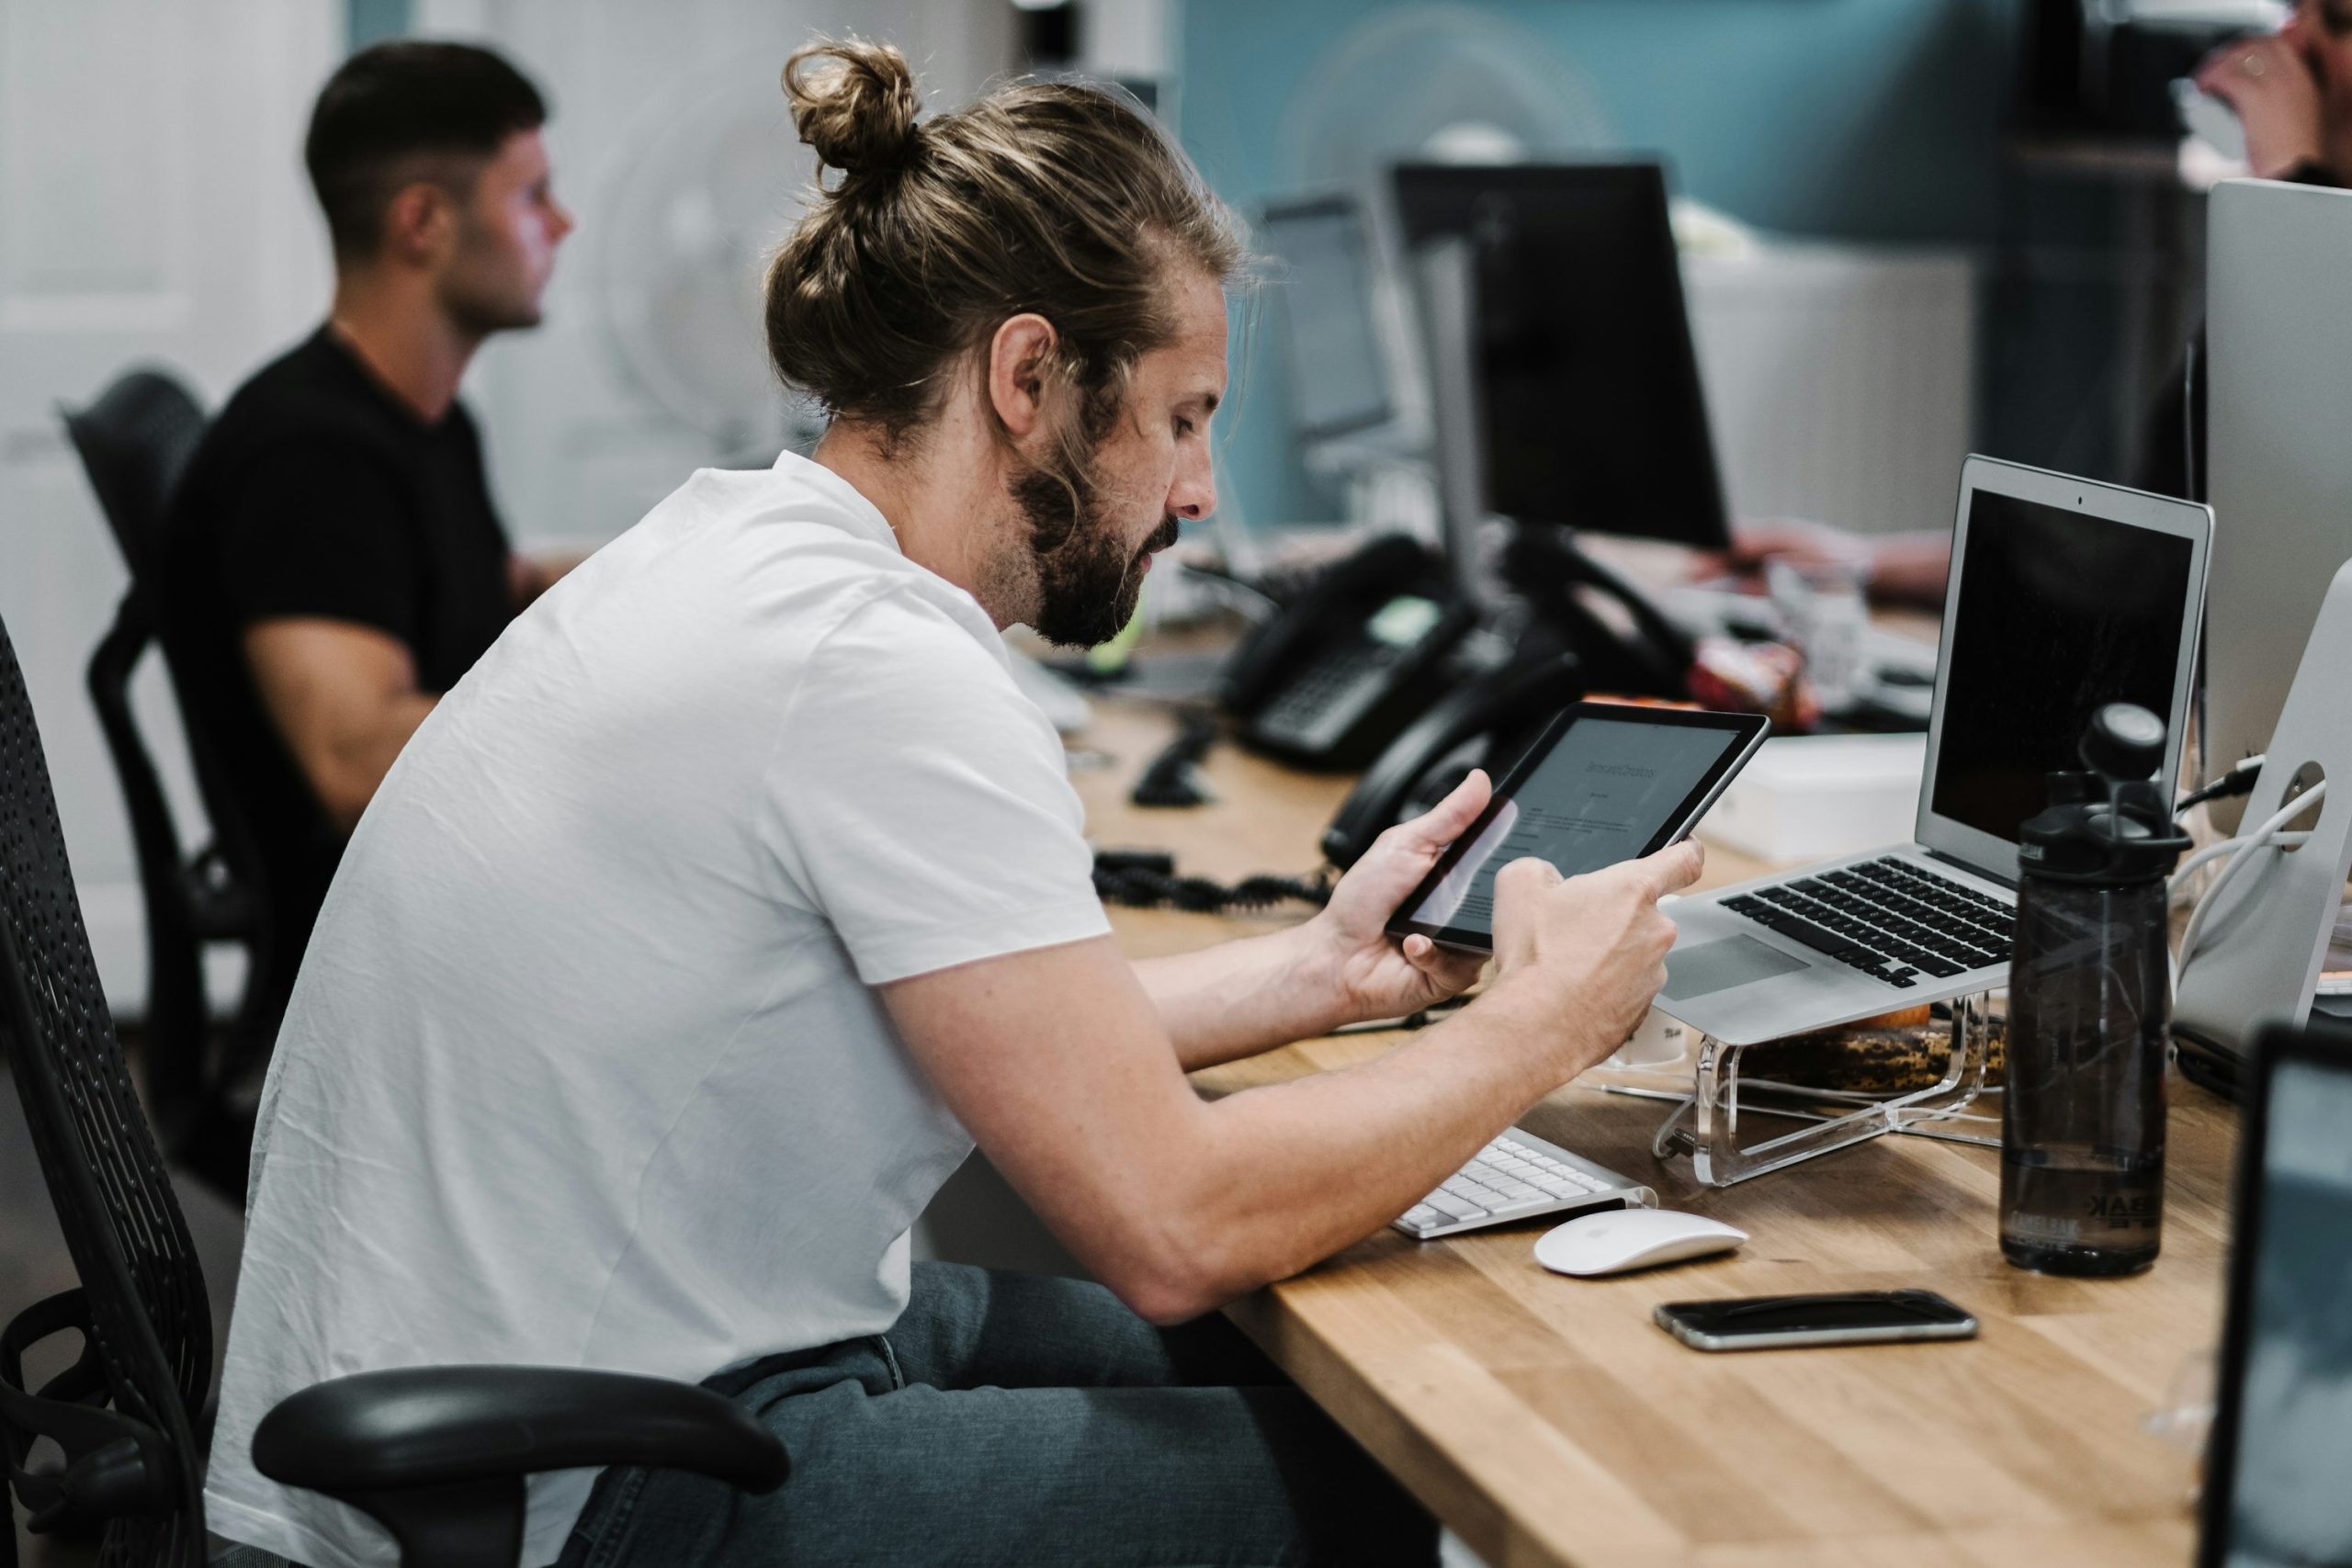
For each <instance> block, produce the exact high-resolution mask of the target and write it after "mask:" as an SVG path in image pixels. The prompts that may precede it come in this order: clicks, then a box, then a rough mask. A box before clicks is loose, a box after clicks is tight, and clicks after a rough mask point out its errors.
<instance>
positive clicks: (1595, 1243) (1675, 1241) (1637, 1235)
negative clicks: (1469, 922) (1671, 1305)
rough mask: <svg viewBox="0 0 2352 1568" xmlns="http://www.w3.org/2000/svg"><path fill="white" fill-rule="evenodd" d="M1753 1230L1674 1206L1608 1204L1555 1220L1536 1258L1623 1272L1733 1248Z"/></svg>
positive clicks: (1563, 1266)
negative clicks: (1565, 1219)
mask: <svg viewBox="0 0 2352 1568" xmlns="http://www.w3.org/2000/svg"><path fill="white" fill-rule="evenodd" d="M1746 1240H1747V1232H1746V1231H1744V1230H1740V1229H1738V1228H1736V1227H1735V1226H1732V1225H1727V1224H1724V1223H1723V1222H1722V1221H1721V1220H1711V1219H1708V1218H1707V1217H1706V1216H1705V1215H1704V1214H1684V1213H1676V1212H1675V1211H1674V1210H1672V1209H1604V1210H1602V1211H1601V1212H1600V1213H1597V1214H1578V1215H1577V1217H1576V1218H1575V1219H1573V1220H1570V1221H1569V1222H1568V1223H1567V1224H1564V1225H1555V1226H1554V1227H1553V1228H1552V1229H1550V1230H1548V1231H1546V1232H1544V1235H1543V1237H1542V1238H1541V1239H1540V1240H1538V1241H1537V1242H1536V1244H1535V1261H1536V1262H1538V1263H1541V1264H1542V1265H1544V1268H1546V1269H1550V1270H1552V1272H1553V1273H1555V1274H1622V1273H1623V1272H1625V1271H1626V1270H1627V1269H1650V1268H1655V1267H1657V1265H1658V1264H1661V1263H1680V1262H1682V1261H1683V1260H1685V1259H1686V1258H1704V1257H1706V1256H1708V1255H1709V1254H1710V1253H1715V1252H1729V1251H1730V1250H1731V1249H1732V1248H1733V1247H1737V1246H1738V1245H1739V1244H1740V1243H1741V1242H1743V1241H1746Z"/></svg>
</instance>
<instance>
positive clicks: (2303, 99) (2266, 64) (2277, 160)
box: [2196, 33, 2327, 180]
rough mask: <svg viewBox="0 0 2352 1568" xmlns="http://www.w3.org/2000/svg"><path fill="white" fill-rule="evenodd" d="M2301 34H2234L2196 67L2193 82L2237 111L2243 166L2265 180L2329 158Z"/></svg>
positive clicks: (2321, 107)
mask: <svg viewBox="0 0 2352 1568" xmlns="http://www.w3.org/2000/svg"><path fill="white" fill-rule="evenodd" d="M2300 40H2301V34H2300V33H2297V34H2293V35H2291V36H2290V34H2289V33H2274V34H2272V35H2271V36H2269V37H2268V38H2248V39H2236V40H2234V41H2233V42H2230V43H2226V44H2223V45H2222V47H2221V48H2220V49H2217V50H2215V51H2213V52H2212V53H2211V55H2210V56H2208V57H2207V58H2206V61H2205V62H2204V63H2203V64H2202V65H2199V67H2198V68H2197V77H2196V81H2197V85H2198V86H2199V88H2201V89H2203V90H2204V91H2206V92H2208V93H2211V94H2212V95H2213V96H2215V97H2217V98H2219V99H2221V100H2222V102H2223V103H2225V104H2228V105H2229V106H2230V107H2231V108H2232V109H2233V110H2235V111H2236V113H2237V117H2238V120H2239V123H2241V124H2242V125H2244V126H2245V162H2246V167H2247V168H2248V169H2249V170H2251V171H2252V172H2253V173H2254V174H2255V175H2257V176H2259V177H2260V178H2263V179H2266V180H2275V179H2278V178H2280V177H2281V176H2283V175H2292V174H2294V173H2296V172H2298V171H2299V170H2302V169H2305V168H2309V167H2311V166H2313V165H2316V164H2324V163H2325V162H2326V158H2327V106H2326V102H2325V100H2324V97H2323V96H2322V95H2321V91H2320V80H2319V77H2318V75H2317V74H2316V73H2314V72H2313V70H2312V62H2311V60H2310V58H2309V57H2308V56H2307V54H2306V53H2305V51H2304V50H2303V49H2302V48H2301V47H2299V43H2300Z"/></svg>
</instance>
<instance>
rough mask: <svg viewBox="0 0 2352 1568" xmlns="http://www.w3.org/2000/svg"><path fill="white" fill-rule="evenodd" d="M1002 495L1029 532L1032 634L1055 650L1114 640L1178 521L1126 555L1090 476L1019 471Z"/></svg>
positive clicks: (1163, 524) (1165, 525)
mask: <svg viewBox="0 0 2352 1568" xmlns="http://www.w3.org/2000/svg"><path fill="white" fill-rule="evenodd" d="M1006 489H1007V490H1008V491H1010V492H1011V494H1012V501H1013V504H1014V505H1016V506H1018V507H1020V509H1021V516H1022V520H1023V522H1024V523H1026V524H1027V525H1028V526H1029V556H1030V559H1031V560H1032V561H1033V562H1034V563H1035V566H1036V569H1037V608H1036V610H1035V613H1034V614H1033V615H1031V616H1030V617H1029V625H1030V628H1031V629H1032V630H1034V631H1035V632H1036V634H1037V635H1038V636H1039V637H1044V638H1045V639H1046V641H1047V642H1050V643H1053V644H1054V645H1055V646H1057V647H1059V648H1092V647H1094V646H1095V645H1096V644H1098V643H1105V642H1108V641H1110V640H1111V639H1112V638H1113V637H1116V636H1118V635H1119V630H1120V628H1121V627H1123V626H1125V625H1126V624H1127V622H1128V621H1129V620H1130V619H1131V618H1133V616H1134V615H1135V613H1136V602H1137V601H1139V600H1140V599H1141V598H1142V597H1143V577H1144V563H1145V561H1146V560H1147V558H1149V556H1150V555H1151V553H1152V552H1153V551H1154V550H1163V549H1166V548H1167V547H1169V546H1170V545H1172V544H1174V543H1175V542H1176V529H1177V523H1176V519H1175V517H1173V516H1172V515H1171V516H1169V517H1166V518H1164V519H1162V520H1161V522H1160V525H1159V527H1157V528H1155V529H1153V530H1152V534H1151V537H1149V538H1148V539H1146V540H1145V541H1144V542H1143V545H1142V547H1140V548H1138V549H1136V550H1133V551H1129V550H1128V549H1127V547H1125V544H1124V543H1122V542H1121V540H1120V538H1119V531H1118V529H1117V528H1115V527H1114V526H1113V525H1111V523H1110V522H1109V521H1108V520H1106V519H1105V518H1104V517H1103V511H1102V504H1101V501H1100V499H1099V497H1098V496H1097V495H1096V493H1095V486H1094V483H1093V480H1092V478H1091V475H1088V474H1086V473H1073V474H1069V475H1066V476H1064V475H1057V474H1050V473H1047V472H1046V471H1045V470H1044V469H1042V468H1026V467H1024V468H1023V469H1022V471H1021V472H1020V473H1018V474H1016V475H1015V476H1014V477H1013V479H1012V481H1011V482H1010V483H1009V484H1008V485H1007V486H1006Z"/></svg>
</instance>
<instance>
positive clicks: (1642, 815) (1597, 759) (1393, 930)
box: [1388, 703, 1771, 953]
mask: <svg viewBox="0 0 2352 1568" xmlns="http://www.w3.org/2000/svg"><path fill="white" fill-rule="evenodd" d="M1770 728H1771V724H1770V721H1769V720H1767V719H1765V718H1763V717H1761V716H1758V715H1756V714H1746V713H1694V712H1692V711H1691V710H1689V709H1685V708H1645V707H1629V706H1626V705H1623V704H1620V703H1578V704H1577V705H1576V706H1574V707H1572V708H1570V709H1568V710H1567V711H1566V713H1563V714H1562V715H1560V716H1559V717H1558V718H1556V719H1554V720H1553V721H1552V724H1551V727H1550V728H1547V729H1546V730H1544V733H1543V735H1542V736H1541V737H1540V738H1539V739H1537V740H1536V742H1535V744H1534V745H1532V746H1531V747H1529V748H1528V750H1527V755H1525V756H1524V757H1522V758H1521V759H1520V761H1519V764H1518V765H1517V766H1516V767H1514V768H1512V769H1511V771H1510V774H1509V775H1508V776H1507V777H1505V778H1504V779H1503V781H1502V782H1501V783H1500V784H1497V785H1496V786H1495V795H1494V798H1493V799H1492V800H1490V801H1488V802H1487V809H1486V810H1485V811H1484V812H1483V813H1482V814H1480V816H1479V818H1478V819H1477V820H1476V822H1473V823H1472V824H1471V825H1470V829H1469V831H1467V832H1465V833H1464V834H1463V835H1462V837H1461V838H1459V839H1458V840H1454V843H1453V847H1452V848H1450V849H1448V850H1447V851H1446V852H1445V853H1444V855H1443V856H1442V858H1440V860H1439V861H1438V863H1437V865H1436V867H1435V868H1434V869H1432V870H1431V871H1430V874H1429V879H1428V880H1427V881H1425V882H1423V883H1422V884H1421V885H1420V886H1419V888H1417V889H1415V890H1414V893H1413V896H1412V897H1409V898H1408V899H1406V900H1405V901H1404V902H1403V903H1402V904H1400V905H1398V906H1397V913H1396V915H1395V916H1394V917H1392V918H1391V919H1390V920H1389V922H1388V932H1389V934H1390V935H1391V936H1396V937H1404V936H1409V935H1411V934H1413V933H1415V932H1419V934H1421V935H1422V936H1425V937H1428V938H1430V940H1431V941H1433V942H1442V943H1444V944H1445V945H1446V946H1448V947H1459V948H1466V949H1468V950H1470V951H1471V952H1474V953H1491V952H1493V951H1494V946H1495V928H1494V914H1495V873H1496V872H1498V871H1499V870H1501V869H1502V868H1503V867H1504V866H1506V865H1509V864H1510V863H1511V862H1513V861H1515V860H1521V859H1523V858H1525V857H1527V856H1529V855H1534V856H1536V857H1538V858H1539V859H1542V860H1547V861H1550V862H1551V863H1553V864H1554V865H1555V866H1557V867H1559V868H1560V874H1562V875H1563V876H1577V875H1581V874H1584V873H1585V872H1588V871H1599V870H1600V869H1601V868H1602V867H1603V866H1610V865H1615V864H1616V863H1618V862H1619V861H1626V860H1635V859H1638V858H1640V857H1641V856H1643V855H1646V854H1650V853H1653V852H1656V851H1658V850H1661V849H1664V848H1665V847H1666V846H1667V845H1668V844H1670V843H1673V842H1674V841H1675V840H1678V839H1680V838H1683V837H1684V836H1685V835H1687V834H1688V833H1689V832H1690V831H1691V829H1692V828H1693V827H1696V826H1697V825H1698V821H1699V818H1702V817H1703V816H1705V815H1706V814H1707V807H1710V806H1713V804H1714V803H1715V796H1717V795H1721V794H1722V793H1723V791H1724V785H1725V784H1729V783H1731V781H1732V779H1733V778H1734V777H1735V776H1736V774H1737V773H1738V772H1739V770H1740V769H1741V768H1742V767H1744V766H1745V765H1746V764H1747V759H1748V758H1750V757H1752V756H1754V755H1755V754H1756V748H1757V747H1758V746H1760V745H1762V744H1763V743H1764V736H1765V734H1766V732H1767V731H1768V730H1770Z"/></svg>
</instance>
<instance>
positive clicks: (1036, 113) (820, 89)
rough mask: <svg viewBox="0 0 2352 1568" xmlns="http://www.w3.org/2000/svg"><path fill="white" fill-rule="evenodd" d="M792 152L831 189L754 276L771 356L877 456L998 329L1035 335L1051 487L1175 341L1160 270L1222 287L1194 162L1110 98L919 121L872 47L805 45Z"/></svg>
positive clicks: (1212, 206) (1012, 95) (1234, 226)
mask: <svg viewBox="0 0 2352 1568" xmlns="http://www.w3.org/2000/svg"><path fill="white" fill-rule="evenodd" d="M784 90H785V94H786V96H787V97H788V98H789V99H790V100H791V104H792V118H793V122H794V124H795V125H796V126H797V128H798V129H799V132H800V139H801V141H805V142H807V143H808V144H809V146H811V147H813V148H815V149H816V150H817V159H818V168H819V174H820V180H821V178H822V175H823V171H824V169H826V168H828V167H831V168H833V169H837V170H839V171H841V177H840V179H839V181H838V182H837V183H835V184H834V185H832V186H831V188H829V189H827V190H826V191H825V194H824V195H823V196H822V197H820V199H819V201H818V203H817V205H816V208H815V209H814V210H812V211H811V212H810V213H809V215H808V217H806V218H805V219H804V220H802V221H801V223H800V226H799V228H798V229H797V230H796V231H794V233H793V234H792V237H791V238H790V239H788V240H786V242H785V244H784V247H783V248H782V249H781V250H780V251H778V252H777V253H776V254H775V259H774V260H773V261H772V262H771V263H770V264H769V266H768V273H767V335H768V354H769V356H770V357H771V358H772V359H773V360H774V361H775V368H776V372H777V374H778V375H780V376H782V377H783V378H784V379H785V381H786V383H788V384H790V385H792V386H795V387H797V388H800V389H803V390H805V391H807V392H809V393H810V394H811V395H813V396H814V397H815V398H816V399H817V400H818V401H820V403H821V404H823V405H824V407H825V409H826V410H827V412H829V413H831V414H832V415H833V416H835V417H837V418H845V419H851V420H854V421H857V422H860V423H867V424H870V425H872V426H873V427H874V428H875V429H876V432H877V433H878V434H879V435H880V437H881V439H882V441H883V444H884V446H885V448H886V449H888V447H890V446H895V445H896V444H897V443H898V442H899V440H900V439H901V438H903V437H905V436H906V435H908V434H910V432H920V430H921V429H922V426H924V425H925V424H926V423H929V421H930V420H931V419H932V417H933V415H935V414H936V413H937V412H938V411H939V408H940V405H941V402H942V400H943V399H944V395H945V393H946V390H947V386H948V381H949V379H950V378H951V377H952V376H953V375H954V374H956V370H957V368H958V367H959V366H965V365H970V366H971V367H972V368H973V369H974V372H975V373H978V366H977V364H976V363H975V362H973V361H972V358H971V353H972V351H973V350H974V349H976V348H978V346H979V345H981V344H984V343H986V342H987V341H988V339H989V336H990V335H991V334H992V333H994V332H995V330H996V328H997V327H998V326H999V325H1001V323H1002V322H1004V321H1007V320H1009V319H1010V318H1012V317H1013V316H1016V315H1020V314H1023V313H1024V312H1028V311H1035V313H1037V314H1038V315H1041V316H1043V317H1045V318H1046V320H1047V321H1051V322H1052V323H1053V325H1054V329H1055V333H1056V336H1057V344H1056V348H1055V354H1054V363H1052V364H1051V365H1049V366H1048V367H1046V369H1047V373H1048V375H1050V376H1052V377H1055V378H1058V379H1060V380H1061V381H1062V383H1063V384H1064V385H1065V386H1066V387H1067V388H1068V389H1069V391H1070V392H1071V393H1072V394H1074V396H1073V398H1072V399H1071V402H1070V406H1071V407H1072V408H1073V409H1074V411H1075V423H1076V425H1077V428H1076V429H1073V430H1065V431H1064V432H1062V434H1061V444H1062V446H1063V447H1064V453H1063V456H1064V458H1065V462H1066V464H1067V465H1068V466H1069V471H1073V472H1075V471H1078V468H1079V467H1080V465H1081V464H1082V461H1083V454H1084V450H1085V448H1088V447H1091V446H1092V445H1093V444H1094V443H1095V442H1096V441H1099V440H1100V439H1101V438H1102V436H1103V434H1105V433H1106V432H1107V431H1108V429H1109V426H1110V423H1111V421H1112V419H1113V418H1114V416H1115V415H1116V413H1117V411H1118V410H1119V408H1120V407H1121V406H1122V405H1123V404H1124V401H1125V384H1126V378H1127V377H1128V374H1129V373H1130V372H1131V371H1132V370H1133V369H1134V367H1135V364H1136V360H1137V359H1139V358H1140V357H1142V355H1144V354H1146V353H1148V352H1149V351H1150V350H1151V349H1153V348H1156V347H1158V346H1159V345H1160V344H1163V343H1165V342H1167V341H1168V339H1169V338H1170V335H1171V334H1172V332H1173V330H1174V323H1173V321H1171V320H1170V305H1171V303H1172V300H1173V299H1174V290H1173V289H1172V288H1170V282H1169V279H1168V273H1169V269H1170V267H1171V266H1175V265H1191V266H1194V267H1197V268H1199V269H1200V270H1201V271H1203V272H1204V273H1205V274H1206V275H1208V276H1211V277H1213V278H1216V280H1217V281H1219V282H1220V283H1224V282H1227V281H1230V280H1231V279H1233V278H1234V277H1235V276H1237V275H1238V273H1239V271H1240V268H1241V265H1242V262H1243V255H1244V253H1243V247H1242V243H1241V240H1240V238H1239V234H1238V222H1237V221H1236V220H1235V219H1234V217H1233V215H1232V213H1231V212H1230V211H1229V210H1228V209H1227V208H1226V206H1225V205H1224V204H1223V203H1222V202H1220V201H1219V200H1217V198H1216V197H1215V196H1214V195H1212V194H1210V192H1209V190H1208V188H1207V186H1205V185H1204V184H1203V183H1202V180H1201V178H1200V175H1199V174H1198V173H1197V172H1195V171H1194V169H1193V165H1192V163H1191V161H1190V160H1189V159H1187V158H1186V157H1185V156H1184V154H1183V152H1182V151H1181V150H1179V149H1178V148H1177V147H1176V146H1175V145H1174V144H1173V143H1172V142H1171V141H1170V140H1169V138H1168V137H1167V136H1166V134H1165V133H1163V132H1162V131H1161V130H1159V127H1158V126H1157V125H1156V124H1154V123H1153V121H1152V120H1151V119H1150V118H1148V116H1147V115H1145V114H1144V113H1143V112H1142V111H1140V110H1139V109H1138V108H1136V107H1134V106H1133V105H1132V104H1130V103H1129V102H1128V101H1126V100H1125V99H1124V98H1122V97H1121V96H1118V95H1116V94H1114V93H1113V92H1110V91H1106V90H1104V89H1103V88H1100V87H1094V86H1088V85H1082V84H1078V83H1069V82H1035V81H1024V82H1015V83H1012V84H1011V85H1006V86H1002V87H1000V88H998V89H996V90H995V91H993V92H991V93H989V94H988V95H987V96H984V97H982V98H980V99H978V101H977V102H975V103H973V104H971V105H970V106H968V107H965V108H962V109H958V110H956V111H954V112H952V113H947V114H941V115H935V116H933V117H932V118H929V119H923V120H918V119H917V118H916V111H917V108H918V107H919V105H918V102H917V98H916V95H915V85H914V78H913V75H912V73H910V72H909V70H908V68H907V62H906V58H905V56H903V55H901V54H900V53H899V51H897V50H896V49H894V48H892V47H890V46H889V45H888V44H877V43H865V42H860V41H857V40H855V39H851V40H847V41H830V40H829V41H822V42H818V43H812V44H810V45H809V46H808V47H806V48H804V49H801V50H798V51H795V52H794V54H793V55H792V57H791V59H790V60H789V61H787V62H786V64H785V68H784Z"/></svg>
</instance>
